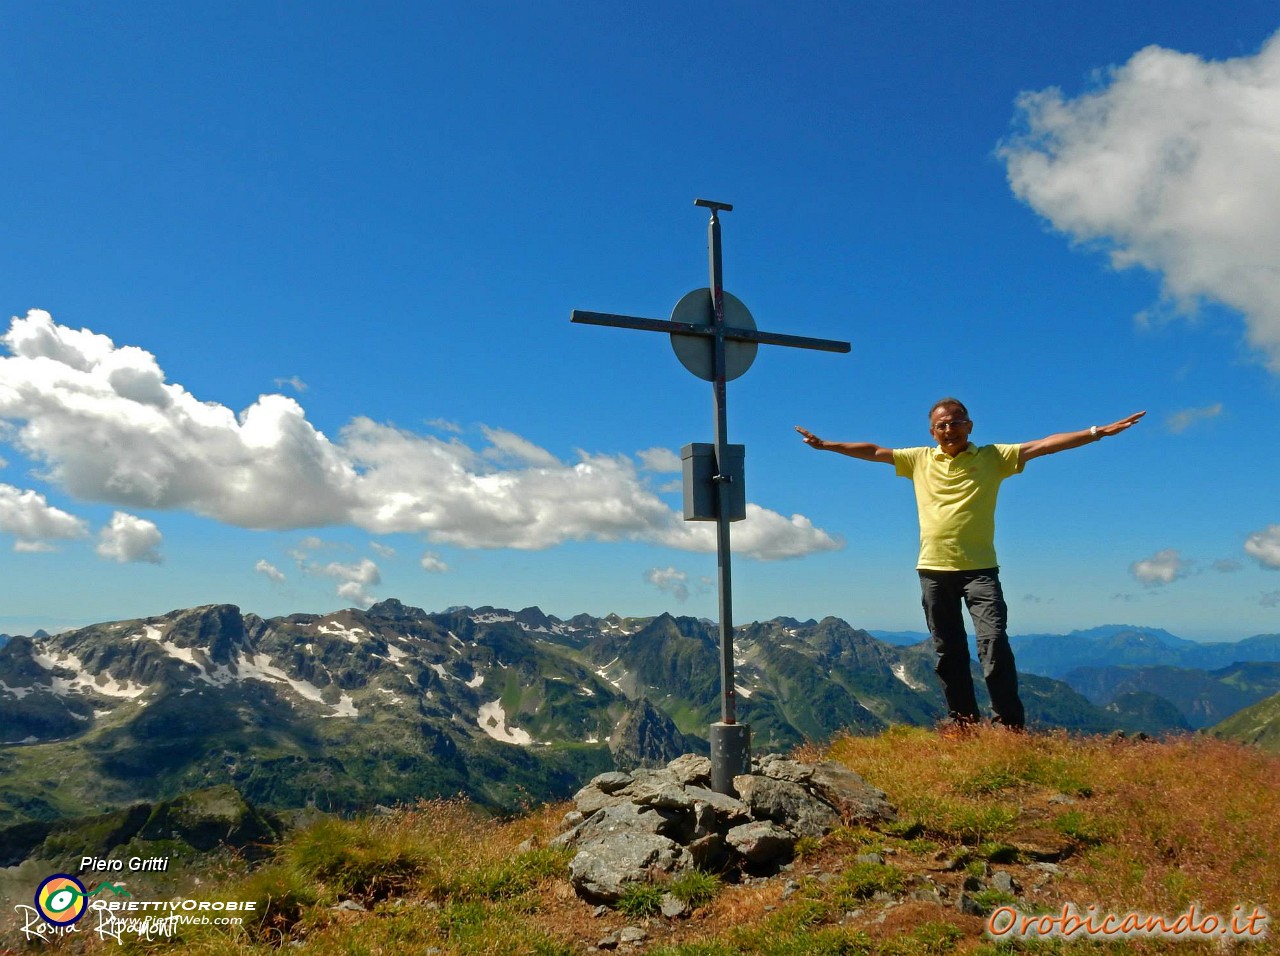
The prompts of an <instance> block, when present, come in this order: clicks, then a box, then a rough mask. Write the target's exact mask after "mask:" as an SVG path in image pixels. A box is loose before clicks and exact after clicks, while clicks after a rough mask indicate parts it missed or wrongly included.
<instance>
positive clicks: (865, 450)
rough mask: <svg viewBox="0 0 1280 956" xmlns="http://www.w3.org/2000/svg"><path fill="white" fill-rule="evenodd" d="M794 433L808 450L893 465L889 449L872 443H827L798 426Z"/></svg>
mask: <svg viewBox="0 0 1280 956" xmlns="http://www.w3.org/2000/svg"><path fill="white" fill-rule="evenodd" d="M796 431H798V432H799V433H800V437H802V438H803V439H804V443H805V444H806V445H808V446H809V447H810V448H816V449H818V451H834V452H836V453H838V454H841V455H848V456H849V457H850V458H861V459H862V460H863V461H879V462H883V463H884V464H886V465H892V464H893V450H892V449H890V448H881V447H880V446H879V445H877V444H875V443H873V442H866V441H827V440H826V439H824V438H819V437H818V436H817V435H815V434H814V433H813V432H810V431H806V430H805V429H803V428H801V427H800V426H799V425H797V426H796Z"/></svg>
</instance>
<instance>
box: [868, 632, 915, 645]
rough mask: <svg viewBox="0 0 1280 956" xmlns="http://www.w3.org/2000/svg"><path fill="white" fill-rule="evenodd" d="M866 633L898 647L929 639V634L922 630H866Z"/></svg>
mask: <svg viewBox="0 0 1280 956" xmlns="http://www.w3.org/2000/svg"><path fill="white" fill-rule="evenodd" d="M867 633H868V634H870V635H871V636H872V637H874V638H875V639H876V640H878V641H884V642H885V643H886V644H894V645H896V646H898V647H911V646H912V645H913V644H919V643H920V642H921V641H927V640H928V639H929V635H928V634H926V633H924V632H923V631H867Z"/></svg>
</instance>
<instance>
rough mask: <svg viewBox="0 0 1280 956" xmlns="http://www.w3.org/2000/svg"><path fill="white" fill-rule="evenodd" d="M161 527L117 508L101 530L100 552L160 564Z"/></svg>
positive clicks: (116, 558)
mask: <svg viewBox="0 0 1280 956" xmlns="http://www.w3.org/2000/svg"><path fill="white" fill-rule="evenodd" d="M161 540H162V537H161V534H160V529H159V528H157V527H156V525H155V522H152V521H148V520H147V519H146V518H139V517H136V516H135V515H131V514H126V513H125V512H123V511H117V512H116V513H115V514H113V515H112V516H111V523H110V524H108V525H107V526H106V527H104V528H103V529H102V530H101V531H100V532H99V533H98V548H97V551H98V554H100V555H101V556H102V557H104V558H110V559H111V560H112V561H119V562H121V563H122V564H123V563H134V562H145V563H147V564H159V563H160V562H161V561H162V560H163V558H161V556H160V551H159V548H160V542H161Z"/></svg>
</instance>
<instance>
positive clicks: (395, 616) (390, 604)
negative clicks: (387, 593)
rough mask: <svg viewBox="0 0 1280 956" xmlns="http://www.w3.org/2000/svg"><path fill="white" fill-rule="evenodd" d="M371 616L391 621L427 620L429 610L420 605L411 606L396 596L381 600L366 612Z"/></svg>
mask: <svg viewBox="0 0 1280 956" xmlns="http://www.w3.org/2000/svg"><path fill="white" fill-rule="evenodd" d="M364 613H365V614H367V615H368V616H369V617H382V618H386V619H388V620H391V621H425V620H426V619H427V612H426V611H424V610H423V609H422V608H420V607H411V606H409V605H408V604H404V603H403V602H401V601H400V600H398V599H396V598H387V599H386V600H385V601H379V602H378V603H377V604H374V605H373V606H372V607H370V608H369V610H367V611H365V612H364Z"/></svg>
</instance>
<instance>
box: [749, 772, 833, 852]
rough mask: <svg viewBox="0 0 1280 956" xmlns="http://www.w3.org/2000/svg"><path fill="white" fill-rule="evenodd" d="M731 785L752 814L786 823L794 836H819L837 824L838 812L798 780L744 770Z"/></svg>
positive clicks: (757, 817)
mask: <svg viewBox="0 0 1280 956" xmlns="http://www.w3.org/2000/svg"><path fill="white" fill-rule="evenodd" d="M733 786H734V789H736V790H737V791H738V795H739V796H740V797H741V798H742V802H743V803H744V804H746V805H747V807H748V808H749V809H750V810H751V816H752V817H754V818H755V819H757V820H771V821H773V822H775V823H785V824H786V826H787V828H788V829H789V830H791V832H792V833H794V834H796V835H797V836H808V837H822V836H825V835H826V834H828V833H830V832H831V830H832V829H834V828H835V827H837V826H839V825H840V815H839V814H838V813H836V811H835V810H833V809H832V808H831V807H830V806H828V805H827V804H825V803H823V802H822V801H821V800H819V799H818V798H817V797H814V796H811V795H810V794H809V792H808V791H807V790H805V788H804V787H802V786H800V785H799V784H796V783H791V782H789V781H787V780H775V779H773V778H772V777H758V776H755V775H754V774H743V775H742V776H739V777H734V778H733Z"/></svg>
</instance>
